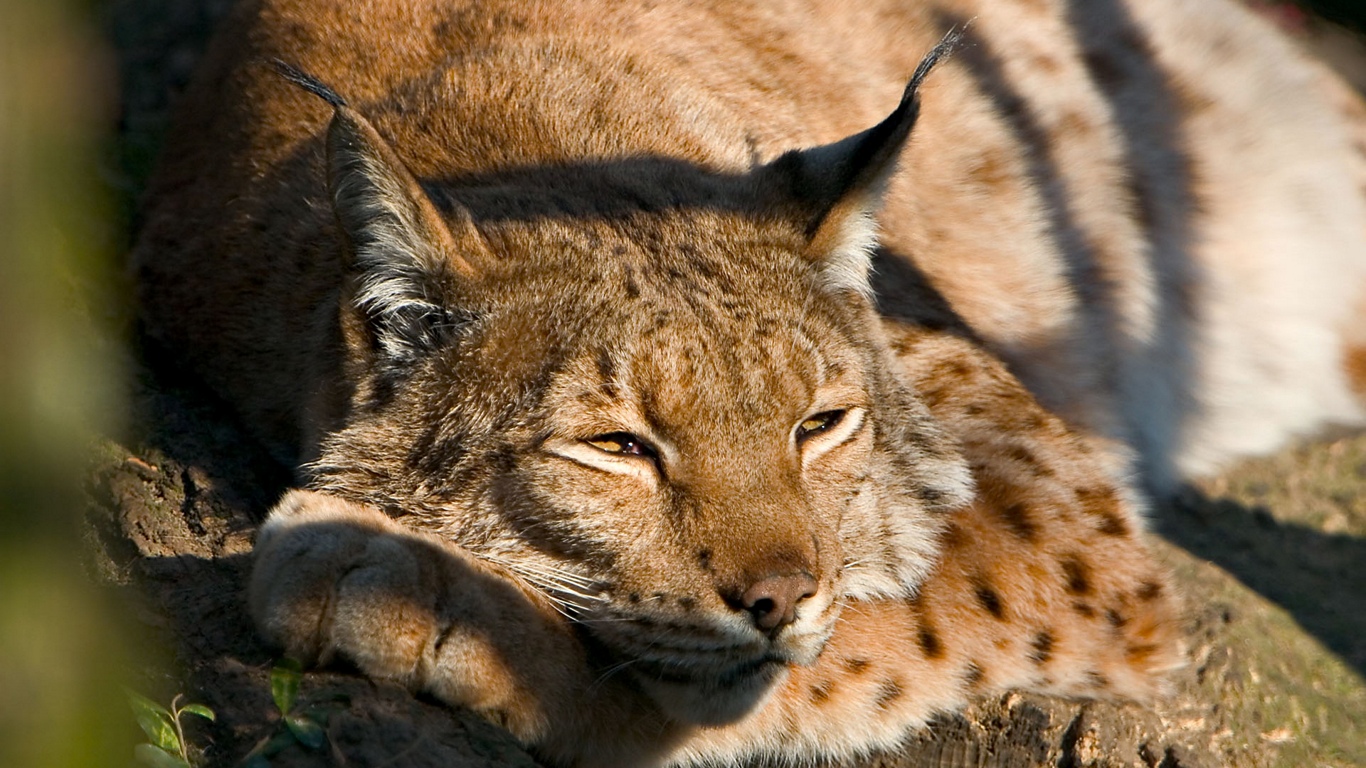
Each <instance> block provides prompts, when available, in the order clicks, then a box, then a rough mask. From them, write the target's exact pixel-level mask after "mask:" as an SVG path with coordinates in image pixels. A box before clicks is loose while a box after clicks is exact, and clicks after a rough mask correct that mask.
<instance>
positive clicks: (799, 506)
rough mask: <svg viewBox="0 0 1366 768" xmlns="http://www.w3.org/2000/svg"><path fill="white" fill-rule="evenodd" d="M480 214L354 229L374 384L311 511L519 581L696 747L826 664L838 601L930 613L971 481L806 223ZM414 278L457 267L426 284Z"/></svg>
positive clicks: (317, 467)
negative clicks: (375, 523) (373, 522)
mask: <svg viewBox="0 0 1366 768" xmlns="http://www.w3.org/2000/svg"><path fill="white" fill-rule="evenodd" d="M375 157H381V155H380V154H379V153H378V152H377V153H376V154H375ZM367 168H368V171H367V172H371V178H372V179H373V178H376V176H375V174H385V173H387V174H396V173H398V172H396V171H395V170H394V169H393V168H392V167H390V168H387V169H384V168H381V167H380V166H379V165H377V164H372V165H370V166H367ZM346 183H347V182H346V181H345V180H339V181H336V182H334V186H336V187H340V188H343V189H344V188H345V184H346ZM353 183H355V184H358V185H359V184H361V183H365V182H353ZM390 186H391V187H392V188H393V189H400V188H402V189H406V188H407V187H406V186H405V185H401V184H398V183H397V182H395V183H394V184H392V185H390ZM735 186H736V189H735V190H734V192H733V194H735V195H736V196H737V198H738V197H740V196H743V195H745V194H750V193H749V192H747V191H746V186H744V185H741V184H739V183H738V182H737V183H736V185H735ZM382 187H384V184H382V183H381V184H377V185H375V189H381V188H382ZM523 193H524V194H527V195H534V194H535V193H534V191H531V190H525V191H524V192H523ZM454 194H462V196H463V197H464V198H465V199H467V200H469V201H471V202H470V204H468V208H467V207H466V204H465V203H457V202H453V200H454V196H453V195H454ZM479 194H480V191H479V190H464V191H460V192H457V193H453V195H452V197H451V198H450V199H448V200H445V201H443V207H446V206H458V208H453V209H454V210H457V211H458V213H457V214H456V215H455V216H450V215H445V216H444V220H443V214H441V213H437V209H436V207H435V206H429V205H428V204H427V202H426V198H425V197H413V198H407V197H401V198H397V199H391V200H389V201H388V202H387V203H385V202H384V201H383V200H382V199H380V202H379V203H376V199H379V198H376V199H370V200H369V201H368V203H367V205H368V206H369V207H368V208H367V209H366V210H367V211H373V210H374V209H375V206H376V205H385V204H387V205H389V209H390V210H399V211H403V210H408V212H407V213H405V214H402V215H395V217H394V218H393V219H392V221H396V222H403V221H404V219H405V217H406V218H407V219H408V221H407V222H406V223H401V226H403V227H404V228H405V229H406V234H403V235H396V234H394V233H392V232H386V233H382V234H376V233H375V231H374V227H375V225H376V222H377V218H376V217H374V216H373V215H371V214H370V213H365V214H361V215H360V216H358V217H357V220H356V224H355V227H356V234H354V235H352V236H351V241H352V243H353V244H358V245H355V247H356V248H357V251H358V253H357V261H358V263H360V264H362V265H367V264H368V265H369V269H368V271H365V272H362V273H361V274H360V275H359V276H358V279H357V281H356V282H355V283H354V285H353V288H352V291H351V295H349V296H347V297H345V298H344V299H343V305H342V313H343V326H344V328H345V329H347V335H348V340H349V341H350V346H351V349H352V358H353V362H352V365H353V366H354V368H355V369H356V370H360V371H363V374H362V376H361V379H360V380H361V383H360V385H359V386H358V388H357V394H356V402H355V405H354V411H355V415H356V418H354V419H353V422H352V424H351V426H349V427H348V428H346V429H344V430H342V431H341V432H340V433H338V434H336V435H335V436H333V437H332V438H331V439H329V440H328V441H327V442H326V443H325V445H324V448H323V451H322V453H321V456H320V458H319V460H318V461H316V462H315V463H314V465H313V470H312V471H313V477H314V479H313V485H314V486H315V487H318V488H320V489H323V490H327V491H329V492H332V493H335V494H337V495H341V496H350V497H353V498H356V499H358V500H363V501H366V502H369V503H372V504H376V505H378V506H381V507H384V508H388V509H391V510H401V511H402V512H403V513H406V514H409V515H410V518H409V520H408V522H411V523H412V524H413V525H415V526H418V527H422V528H426V529H430V530H434V531H437V532H440V533H443V534H447V535H449V536H453V537H454V536H458V537H459V540H461V541H462V542H465V543H466V546H467V547H469V548H470V549H471V551H473V552H475V553H477V554H479V555H482V556H485V557H487V558H489V559H491V560H494V561H497V562H499V563H501V564H504V565H506V566H507V567H509V568H511V569H513V570H514V571H516V572H518V573H520V574H521V575H523V576H524V577H525V578H526V579H527V580H528V581H530V582H532V583H534V584H536V585H538V586H539V587H541V588H542V589H544V590H545V591H546V593H547V594H548V595H549V596H550V597H551V598H552V599H553V600H555V601H556V602H557V603H558V604H560V605H561V607H562V608H563V609H564V610H565V611H566V612H567V613H569V614H571V615H572V616H573V617H574V618H575V619H577V620H578V621H579V622H581V624H582V625H583V626H585V627H587V629H588V632H589V634H590V635H591V636H592V638H593V640H594V641H595V642H596V643H598V644H600V645H601V648H602V649H603V650H605V651H606V652H607V653H608V654H609V656H610V657H611V659H612V662H611V663H614V664H620V665H622V673H623V674H628V675H631V676H633V677H635V678H636V679H638V681H639V682H640V684H641V685H642V686H643V687H644V688H645V689H646V690H647V691H649V692H650V693H651V695H652V696H654V697H655V698H656V699H657V700H658V701H659V703H660V704H661V706H663V707H665V708H666V711H668V712H669V713H670V714H671V715H673V716H674V717H675V718H678V719H683V720H687V721H697V722H722V721H727V720H732V719H734V718H735V717H736V716H738V715H739V714H740V713H742V712H744V711H746V710H748V709H750V708H752V707H753V706H754V705H755V704H756V703H757V702H758V701H759V700H760V698H761V697H762V696H763V695H764V694H765V693H767V692H768V691H769V690H771V688H772V684H773V683H774V682H775V681H776V680H777V679H779V678H780V676H781V675H782V674H783V670H784V669H785V668H786V667H787V665H790V664H794V663H795V664H806V663H810V662H811V661H813V660H814V659H815V658H816V656H817V654H819V653H820V651H821V649H822V647H823V645H824V643H825V640H826V639H827V638H828V637H829V635H830V633H831V631H832V629H833V625H834V621H835V619H836V617H837V615H838V613H839V607H840V599H841V598H842V597H848V596H870V595H895V596H905V595H909V594H912V593H913V591H914V589H915V588H916V586H917V585H918V584H919V582H920V580H921V579H922V578H923V576H924V574H925V573H926V571H927V569H928V568H929V567H930V565H931V564H932V562H933V556H934V551H935V548H934V537H935V534H936V532H937V531H938V529H939V528H940V524H939V523H938V521H937V520H936V519H935V514H934V513H935V512H937V511H943V510H945V509H948V508H952V507H953V506H956V505H957V504H958V503H961V501H962V500H963V497H964V496H965V495H966V488H967V486H968V485H969V483H968V481H966V479H965V478H966V469H965V468H964V466H963V464H962V461H961V459H959V458H958V456H957V454H956V452H955V451H954V449H953V448H952V446H951V444H950V443H949V442H948V441H947V440H946V439H945V438H944V437H942V436H941V435H940V433H939V431H938V428H937V427H936V426H935V425H934V424H933V422H932V421H931V420H930V418H929V416H928V415H927V413H926V411H925V409H924V407H923V406H922V405H920V403H919V402H918V401H917V400H916V399H915V398H914V396H913V395H912V394H911V393H910V392H909V391H907V390H905V389H904V388H902V387H901V386H899V385H898V384H897V383H895V380H894V379H892V378H891V377H890V376H889V375H888V374H887V370H888V362H887V355H888V354H889V353H888V351H887V348H886V344H885V342H884V340H883V339H882V336H881V330H880V328H881V326H880V321H879V320H878V319H877V316H876V314H875V313H874V312H873V310H872V308H871V306H870V304H869V302H868V300H867V298H866V297H865V296H863V295H862V294H861V293H859V292H858V291H857V290H853V289H850V288H847V287H841V286H838V285H832V284H831V282H830V278H829V276H828V274H826V273H825V272H824V271H823V268H822V264H821V263H820V262H819V261H818V260H817V261H813V259H812V258H811V256H810V245H811V244H810V238H809V237H808V236H806V235H805V234H804V233H803V232H802V231H801V230H800V228H799V227H798V226H796V224H795V223H790V222H784V221H761V220H756V219H754V218H750V217H747V216H745V215H729V214H718V213H715V212H711V211H697V210H681V211H674V212H668V213H663V214H659V215H657V216H655V217H653V218H651V217H636V218H634V219H633V220H632V222H631V226H630V228H629V230H628V231H623V230H622V228H618V227H613V226H610V225H606V224H603V225H595V224H592V223H587V224H586V223H583V222H581V221H580V222H575V223H574V224H573V225H554V224H546V223H545V222H544V221H542V222H538V223H537V224H535V225H528V224H525V223H519V224H499V223H496V222H495V223H492V224H482V223H481V228H476V227H475V226H473V225H472V223H471V221H470V219H469V214H468V213H467V212H466V211H468V210H475V211H478V207H479ZM741 203H742V201H740V200H737V201H736V205H735V206H733V207H736V208H742V207H743V205H742V204H741ZM341 205H342V206H343V208H344V206H345V205H346V202H345V201H344V200H343V202H342V203H341ZM409 209H410V210H409ZM412 211H419V212H420V215H419V214H416V213H412ZM414 216H418V218H413V217H414ZM342 218H343V219H345V218H346V216H345V215H343V217H342ZM476 220H477V219H476ZM367 228H368V229H367ZM433 232H435V233H437V234H435V235H433V234H431V233H433ZM457 242H458V243H459V245H457V246H456V247H454V248H452V244H453V243H457ZM367 249H373V250H367ZM381 249H382V250H381ZM403 252H410V253H419V254H425V255H424V256H422V257H421V258H426V255H436V254H444V256H443V257H442V258H440V259H433V260H432V261H430V262H422V263H424V264H427V265H430V266H429V267H427V266H424V267H423V268H422V269H419V270H416V271H414V270H407V271H404V270H401V269H398V268H396V267H395V266H394V261H395V259H394V254H396V253H403ZM528 253H533V254H539V255H538V257H537V258H535V259H532V258H528V257H527V256H526V254H528ZM604 253H609V254H612V257H611V258H603V254H604ZM551 254H553V255H551ZM452 264H454V265H456V266H455V267H451V266H449V265H452ZM396 297H399V298H396ZM892 467H897V468H898V469H896V470H895V471H892V469H891V468H892ZM887 536H890V537H891V538H890V540H886V537H887Z"/></svg>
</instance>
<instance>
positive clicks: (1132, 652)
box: [1124, 643, 1157, 664]
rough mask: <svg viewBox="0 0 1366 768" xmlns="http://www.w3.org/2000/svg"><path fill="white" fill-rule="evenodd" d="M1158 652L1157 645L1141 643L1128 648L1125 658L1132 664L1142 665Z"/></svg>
mask: <svg viewBox="0 0 1366 768" xmlns="http://www.w3.org/2000/svg"><path fill="white" fill-rule="evenodd" d="M1156 652H1157V645H1155V644H1153V643H1140V644H1137V645H1131V646H1129V647H1128V648H1126V649H1125V651H1124V657H1125V658H1126V659H1128V660H1129V662H1130V663H1133V664H1138V663H1142V662H1143V661H1144V660H1146V659H1147V658H1148V657H1149V656H1152V655H1153V654H1154V653H1156Z"/></svg>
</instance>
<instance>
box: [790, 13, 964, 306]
mask: <svg viewBox="0 0 1366 768" xmlns="http://www.w3.org/2000/svg"><path fill="white" fill-rule="evenodd" d="M962 40H963V32H962V31H961V30H951V31H950V32H949V33H948V34H946V35H945V36H944V37H943V39H941V40H940V41H939V43H938V44H937V45H935V46H934V48H933V49H931V50H930V52H929V53H928V54H926V55H925V58H924V59H922V60H921V62H920V64H919V66H917V67H916V69H915V73H914V74H912V75H911V79H910V82H908V83H907V84H906V88H905V90H903V91H902V93H901V101H900V103H899V104H897V107H896V109H895V110H893V111H892V113H891V114H890V115H888V116H887V117H886V119H884V120H883V121H882V122H880V123H878V124H877V125H875V126H873V127H872V128H869V129H868V130H866V131H863V132H861V133H856V134H854V135H853V136H849V137H847V138H845V139H842V140H840V141H837V142H835V143H833V144H826V145H824V146H820V147H812V148H809V149H802V150H792V151H790V152H786V153H784V154H783V155H781V156H780V157H778V158H777V159H776V160H774V161H773V162H772V163H771V164H770V165H769V166H768V171H769V172H770V173H773V174H776V176H777V177H778V179H779V182H778V183H779V184H780V185H781V186H784V187H786V194H787V195H788V196H789V197H790V198H791V199H793V201H794V202H795V203H796V205H797V208H798V210H799V211H800V212H801V214H802V215H803V216H804V217H805V221H803V222H802V224H803V226H804V227H805V229H806V232H807V235H808V236H809V237H810V243H811V246H810V257H811V259H812V260H813V261H814V262H816V263H817V264H818V265H820V268H821V270H822V274H823V275H824V277H825V278H826V282H827V283H828V284H829V286H830V287H831V288H832V289H834V290H852V291H855V292H857V293H863V294H869V293H871V289H870V288H869V287H868V271H869V268H870V257H871V252H872V250H873V248H874V247H875V246H876V225H875V223H874V220H873V213H874V212H875V211H876V210H877V208H878V207H879V206H880V204H881V200H882V193H883V190H884V188H885V187H886V184H887V181H888V179H889V178H891V175H892V173H893V171H895V169H896V163H897V158H898V157H900V155H901V150H902V148H903V147H904V146H905V144H906V140H907V138H908V137H909V136H910V134H911V129H912V128H913V127H914V126H915V122H916V119H917V118H918V117H919V114H920V86H921V84H922V83H923V82H924V80H925V78H926V77H927V76H928V75H929V74H930V72H931V71H932V70H933V69H934V67H935V65H936V64H938V63H939V62H941V61H943V60H944V59H945V58H946V57H947V56H948V55H949V54H951V53H952V52H953V51H954V50H955V49H957V47H958V46H959V44H960V43H961V42H962Z"/></svg>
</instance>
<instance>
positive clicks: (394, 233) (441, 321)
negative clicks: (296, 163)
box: [272, 59, 487, 368]
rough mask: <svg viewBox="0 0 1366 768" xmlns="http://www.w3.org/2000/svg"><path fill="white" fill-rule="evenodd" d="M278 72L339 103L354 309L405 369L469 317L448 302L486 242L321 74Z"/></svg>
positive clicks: (389, 361) (394, 363)
mask: <svg viewBox="0 0 1366 768" xmlns="http://www.w3.org/2000/svg"><path fill="white" fill-rule="evenodd" d="M272 64H273V65H274V67H275V69H276V71H277V72H279V74H280V76H281V77H283V78H284V79H286V80H288V81H289V82H291V83H293V84H295V85H297V86H299V87H300V88H303V89H304V90H306V91H308V92H309V93H312V94H314V95H316V96H318V97H319V98H321V99H322V100H324V101H326V102H327V103H328V104H330V105H331V106H332V108H333V114H332V122H331V124H330V125H328V128H327V188H328V192H329V193H330V195H331V198H332V210H333V213H334V214H335V215H336V220H337V224H338V226H339V227H340V230H341V233H342V235H343V236H344V238H345V242H346V246H347V248H346V256H347V259H348V265H347V266H348V267H349V270H350V273H351V277H352V282H351V285H352V286H353V288H352V290H351V292H350V296H349V298H348V304H349V306H348V311H352V312H357V313H359V314H360V316H361V317H362V318H363V319H364V321H365V322H364V324H365V327H366V328H367V329H368V333H369V336H370V341H371V346H372V347H373V351H374V352H375V353H377V355H378V362H379V363H380V364H382V365H384V366H386V367H389V368H394V367H402V366H403V365H405V364H407V363H409V362H411V361H412V360H414V359H416V358H418V357H420V356H421V355H423V354H425V353H426V352H427V351H429V350H431V349H433V348H435V347H437V346H440V345H441V344H442V343H443V342H444V341H445V340H446V339H447V338H449V337H450V335H451V334H452V333H453V332H454V331H455V330H457V329H458V328H459V327H460V326H461V325H463V324H464V323H465V322H467V321H468V319H469V315H468V313H466V312H464V311H463V310H461V309H459V308H458V307H455V306H453V305H452V301H453V295H454V294H456V293H458V291H457V287H458V285H459V284H460V283H461V282H462V281H469V280H474V279H477V274H476V271H475V269H474V268H473V266H472V265H471V263H470V261H469V258H470V257H474V256H479V255H482V254H486V253H487V245H486V244H485V243H484V241H483V238H482V236H481V235H480V234H479V232H478V230H477V229H476V228H475V227H474V224H473V222H472V221H471V220H470V218H469V215H468V213H467V212H465V211H464V210H463V209H457V210H455V211H453V213H452V219H451V220H452V222H454V223H455V224H456V228H455V229H454V230H452V228H451V227H450V226H448V224H447V222H446V221H443V220H442V217H441V215H440V214H439V213H438V212H437V211H436V208H435V207H434V206H433V205H432V202H431V200H430V199H429V198H428V197H427V194H426V192H425V191H424V190H423V189H422V187H421V185H419V184H418V182H417V180H416V179H415V178H413V176H412V174H411V173H409V171H408V169H407V167H406V166H405V165H404V164H403V161H402V160H401V159H400V158H399V156H398V154H397V153H395V152H394V150H393V149H392V148H391V147H390V146H389V144H388V143H387V142H386V141H385V140H384V138H383V137H381V136H380V134H379V132H378V131H376V130H375V127H374V126H373V125H371V124H370V121H369V120H367V119H366V118H365V116H364V115H362V114H361V113H360V112H358V111H356V110H355V109H352V108H351V107H350V106H348V105H347V103H346V101H345V100H344V99H342V98H341V97H340V96H338V95H337V93H336V91H334V90H332V89H331V88H329V87H328V86H327V85H325V84H323V83H322V82H321V81H320V80H318V79H317V78H315V77H313V76H311V75H309V74H307V73H305V72H303V71H302V70H300V69H298V68H297V67H294V66H292V65H290V64H287V63H285V62H283V61H280V60H279V59H275V60H273V61H272Z"/></svg>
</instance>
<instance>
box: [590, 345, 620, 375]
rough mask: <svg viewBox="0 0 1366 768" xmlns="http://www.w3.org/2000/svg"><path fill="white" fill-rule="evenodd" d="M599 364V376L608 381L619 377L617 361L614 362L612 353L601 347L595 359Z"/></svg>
mask: <svg viewBox="0 0 1366 768" xmlns="http://www.w3.org/2000/svg"><path fill="white" fill-rule="evenodd" d="M595 362H596V363H597V365H598V377H599V378H600V379H601V380H602V381H603V383H607V382H610V381H612V380H613V379H615V378H616V377H617V366H616V363H614V362H612V355H611V353H609V352H608V351H607V350H606V349H599V350H598V356H597V359H596V361H595Z"/></svg>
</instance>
